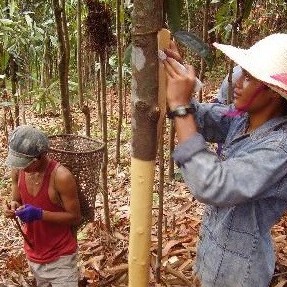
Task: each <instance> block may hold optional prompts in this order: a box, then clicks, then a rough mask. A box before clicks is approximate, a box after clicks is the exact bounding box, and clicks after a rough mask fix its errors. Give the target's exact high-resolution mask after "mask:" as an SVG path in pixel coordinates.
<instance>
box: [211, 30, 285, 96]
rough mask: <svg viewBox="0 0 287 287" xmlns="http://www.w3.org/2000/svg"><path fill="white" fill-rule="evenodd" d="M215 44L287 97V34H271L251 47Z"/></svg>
mask: <svg viewBox="0 0 287 287" xmlns="http://www.w3.org/2000/svg"><path fill="white" fill-rule="evenodd" d="M213 45H214V46H215V47H216V48H217V49H219V50H221V51H222V52H223V53H224V54H225V55H226V56H228V57H229V58H230V59H231V60H233V61H234V62H235V63H236V64H238V65H239V66H241V68H242V69H244V70H246V71H247V72H248V73H249V74H251V75H252V76H253V77H254V78H256V79H257V80H259V81H262V82H264V83H265V84H266V85H267V86H269V87H270V88H271V89H273V90H274V91H276V92H277V93H279V94H280V95H281V96H283V97H284V98H286V99H287V34H273V35H270V36H268V37H266V38H264V39H262V40H260V41H258V42H257V43H255V44H254V45H253V46H251V47H250V48H249V49H240V48H236V47H234V46H231V45H223V44H219V43H214V44H213Z"/></svg>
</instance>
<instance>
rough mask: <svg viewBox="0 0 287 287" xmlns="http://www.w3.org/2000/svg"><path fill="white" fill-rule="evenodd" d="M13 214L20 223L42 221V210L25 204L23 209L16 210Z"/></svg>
mask: <svg viewBox="0 0 287 287" xmlns="http://www.w3.org/2000/svg"><path fill="white" fill-rule="evenodd" d="M15 214H16V216H18V217H19V218H20V219H21V221H23V222H25V223H27V222H32V221H34V220H39V219H42V216H43V210H42V208H38V207H35V206H33V205H31V204H25V207H24V208H22V209H19V210H16V212H15Z"/></svg>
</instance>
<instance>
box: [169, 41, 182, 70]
mask: <svg viewBox="0 0 287 287" xmlns="http://www.w3.org/2000/svg"><path fill="white" fill-rule="evenodd" d="M164 52H165V54H166V55H167V57H169V58H173V59H175V60H176V61H177V62H179V63H181V64H183V60H182V58H181V56H180V53H179V51H178V48H177V46H176V44H175V42H174V41H170V45H169V48H166V49H164Z"/></svg>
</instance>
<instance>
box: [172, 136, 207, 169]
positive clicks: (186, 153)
mask: <svg viewBox="0 0 287 287" xmlns="http://www.w3.org/2000/svg"><path fill="white" fill-rule="evenodd" d="M206 148H207V144H206V142H205V140H204V138H203V136H202V135H201V134H200V133H195V134H194V135H193V136H191V137H190V138H189V139H188V140H186V141H184V142H183V143H181V144H179V145H177V147H176V148H175V149H174V152H173V158H174V161H175V162H176V164H177V165H178V166H181V165H182V164H184V163H185V162H186V161H189V160H190V159H191V157H192V156H193V155H194V154H196V153H197V152H199V151H201V150H204V149H206Z"/></svg>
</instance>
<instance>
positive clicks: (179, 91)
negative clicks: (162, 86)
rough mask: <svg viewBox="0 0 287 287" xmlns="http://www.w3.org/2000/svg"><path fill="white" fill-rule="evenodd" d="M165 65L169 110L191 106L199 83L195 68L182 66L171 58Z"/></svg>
mask: <svg viewBox="0 0 287 287" xmlns="http://www.w3.org/2000/svg"><path fill="white" fill-rule="evenodd" d="M163 63H164V66H165V70H166V74H167V102H168V105H169V108H170V109H171V110H173V109H175V108H176V107H177V106H181V105H189V104H190V99H191V96H192V92H193V91H194V89H195V86H196V81H197V79H196V76H195V72H194V69H193V66H189V65H186V66H182V65H181V64H179V63H178V62H177V61H176V60H175V59H173V58H169V57H167V58H166V60H164V61H163ZM183 67H184V70H183Z"/></svg>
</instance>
